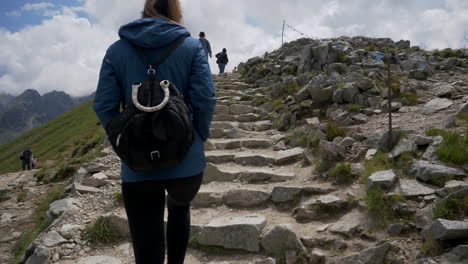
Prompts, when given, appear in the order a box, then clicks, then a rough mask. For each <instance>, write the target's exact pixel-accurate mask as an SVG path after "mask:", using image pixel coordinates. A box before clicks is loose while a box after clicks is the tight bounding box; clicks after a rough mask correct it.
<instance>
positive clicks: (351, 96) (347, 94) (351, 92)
mask: <svg viewBox="0 0 468 264" xmlns="http://www.w3.org/2000/svg"><path fill="white" fill-rule="evenodd" d="M342 90H343V95H342V98H343V102H344V103H349V104H353V103H356V96H357V95H358V94H359V88H358V86H357V84H356V83H354V82H353V83H347V84H346V85H345V86H344V87H343V88H342Z"/></svg>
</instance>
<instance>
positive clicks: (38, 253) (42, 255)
mask: <svg viewBox="0 0 468 264" xmlns="http://www.w3.org/2000/svg"><path fill="white" fill-rule="evenodd" d="M49 256H50V251H49V249H48V248H46V247H44V246H37V247H36V248H35V249H34V251H33V253H32V255H31V256H30V257H29V258H28V260H27V261H26V263H25V264H48V263H49Z"/></svg>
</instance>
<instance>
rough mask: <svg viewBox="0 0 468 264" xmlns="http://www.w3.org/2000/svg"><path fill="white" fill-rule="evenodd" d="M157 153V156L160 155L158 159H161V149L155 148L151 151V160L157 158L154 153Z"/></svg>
mask: <svg viewBox="0 0 468 264" xmlns="http://www.w3.org/2000/svg"><path fill="white" fill-rule="evenodd" d="M155 154H157V156H158V158H157V159H160V158H161V155H160V154H159V151H157V150H155V151H152V152H151V153H150V155H151V160H155V158H154V155H155Z"/></svg>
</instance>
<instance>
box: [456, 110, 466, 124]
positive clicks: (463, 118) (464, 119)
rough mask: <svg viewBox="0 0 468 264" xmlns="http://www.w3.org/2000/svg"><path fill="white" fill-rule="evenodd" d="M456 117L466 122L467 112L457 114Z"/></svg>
mask: <svg viewBox="0 0 468 264" xmlns="http://www.w3.org/2000/svg"><path fill="white" fill-rule="evenodd" d="M457 118H458V119H460V120H463V121H465V122H468V112H465V113H460V114H458V115H457Z"/></svg>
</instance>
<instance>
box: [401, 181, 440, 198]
mask: <svg viewBox="0 0 468 264" xmlns="http://www.w3.org/2000/svg"><path fill="white" fill-rule="evenodd" d="M436 189H437V187H435V186H432V185H428V184H424V183H420V182H418V181H417V180H404V179H400V181H399V183H398V184H397V186H396V188H395V190H394V192H393V193H394V194H400V195H402V196H404V197H408V198H411V197H417V196H426V195H431V194H434V193H435V190H436ZM393 193H392V194H393Z"/></svg>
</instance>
